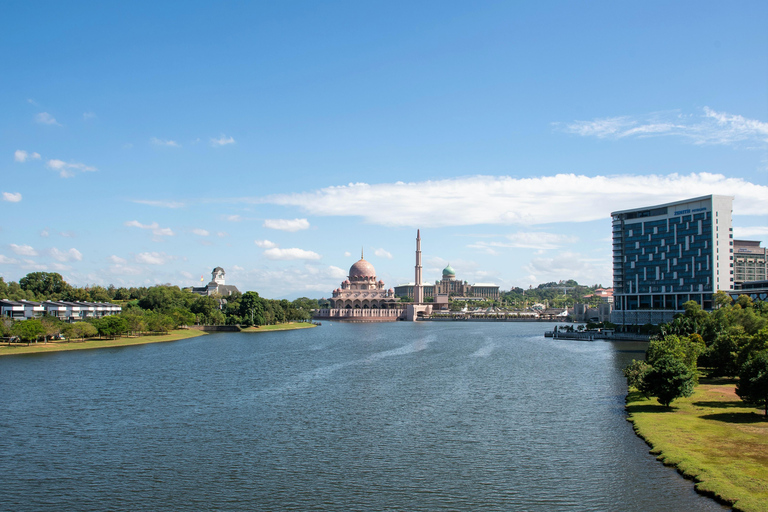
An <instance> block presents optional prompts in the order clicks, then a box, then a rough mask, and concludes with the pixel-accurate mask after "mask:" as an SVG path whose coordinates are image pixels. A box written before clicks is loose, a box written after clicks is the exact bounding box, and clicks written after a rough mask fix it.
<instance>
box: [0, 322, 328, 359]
mask: <svg viewBox="0 0 768 512" xmlns="http://www.w3.org/2000/svg"><path fill="white" fill-rule="evenodd" d="M309 327H317V326H316V325H314V324H311V323H308V322H287V323H284V324H277V325H265V326H262V327H259V328H252V327H247V328H244V329H241V330H239V331H233V332H242V333H252V332H274V331H292V330H296V329H306V328H309ZM211 332H215V331H206V330H204V329H194V328H189V329H174V330H172V331H170V332H169V333H168V334H152V335H148V336H135V337H129V336H123V337H120V338H116V339H112V340H111V339H99V338H90V339H87V340H85V341H49V342H48V343H43V342H38V343H30V344H29V345H22V344H17V345H11V346H8V344H0V357H2V356H15V355H26V354H48V353H54V352H69V351H73V350H97V349H100V348H116V347H130V346H133V345H148V344H150V343H165V342H169V341H178V340H185V339H189V338H195V337H198V336H205V335H206V334H210V333H211Z"/></svg>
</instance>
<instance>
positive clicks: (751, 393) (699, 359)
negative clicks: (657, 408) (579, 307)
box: [624, 291, 768, 418]
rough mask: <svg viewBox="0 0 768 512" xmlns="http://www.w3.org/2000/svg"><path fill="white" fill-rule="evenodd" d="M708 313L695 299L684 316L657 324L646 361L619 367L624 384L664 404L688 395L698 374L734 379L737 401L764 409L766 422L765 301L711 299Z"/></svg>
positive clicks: (767, 312)
mask: <svg viewBox="0 0 768 512" xmlns="http://www.w3.org/2000/svg"><path fill="white" fill-rule="evenodd" d="M715 304H716V309H715V310H713V311H711V312H707V311H703V310H702V309H701V306H700V305H699V304H698V303H697V302H695V301H689V302H686V303H685V304H683V308H684V309H685V312H684V313H681V314H678V315H676V316H675V318H674V320H673V321H672V322H669V323H667V324H663V325H661V326H660V328H659V331H660V334H658V335H656V336H654V337H652V338H651V341H650V343H649V345H648V350H647V352H646V358H645V361H636V360H633V361H632V363H631V364H630V365H629V366H627V367H626V368H625V369H624V375H625V376H626V378H627V384H628V385H629V386H630V387H632V388H635V389H637V390H638V391H640V392H641V393H643V394H644V395H645V396H647V397H656V398H658V400H659V403H661V404H662V405H664V406H669V405H670V404H671V403H672V401H673V400H675V399H677V398H680V397H686V396H691V394H692V393H693V389H694V386H695V385H696V384H697V383H698V376H699V371H700V370H705V371H707V372H708V374H709V375H711V376H714V377H738V382H737V385H736V393H737V394H738V395H739V397H741V399H742V400H744V401H745V402H747V403H749V404H753V405H756V406H763V407H764V408H765V414H766V418H768V303H765V302H763V301H757V302H754V301H753V300H752V299H751V298H750V297H748V296H747V295H742V296H740V297H739V298H738V300H737V301H735V302H733V301H732V300H731V298H730V297H729V296H728V294H726V293H725V292H722V291H721V292H718V293H717V294H716V295H715Z"/></svg>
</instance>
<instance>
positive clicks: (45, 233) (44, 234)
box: [40, 228, 51, 238]
mask: <svg viewBox="0 0 768 512" xmlns="http://www.w3.org/2000/svg"><path fill="white" fill-rule="evenodd" d="M50 235H51V234H50V233H49V232H48V228H44V229H43V230H42V231H41V232H40V236H42V237H43V238H48V237H49V236H50Z"/></svg>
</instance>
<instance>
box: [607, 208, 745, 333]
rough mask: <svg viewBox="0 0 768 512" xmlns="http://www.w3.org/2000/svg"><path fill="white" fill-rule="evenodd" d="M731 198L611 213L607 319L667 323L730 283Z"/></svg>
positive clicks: (709, 303) (704, 304)
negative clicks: (610, 290)
mask: <svg viewBox="0 0 768 512" xmlns="http://www.w3.org/2000/svg"><path fill="white" fill-rule="evenodd" d="M732 204H733V197H730V196H717V195H710V196H704V197H696V198H693V199H686V200H684V201H677V202H674V203H667V204H661V205H656V206H646V207H643V208H636V209H632V210H623V211H618V212H613V213H612V214H611V216H612V218H613V297H614V311H613V312H612V314H611V321H612V322H614V323H618V324H637V325H642V324H646V323H653V324H658V323H662V322H669V321H671V320H672V317H673V315H674V314H675V313H678V312H680V311H682V310H683V307H682V305H683V303H684V302H687V301H689V300H695V301H696V302H698V303H699V304H701V306H702V308H703V309H706V310H710V309H712V306H713V302H712V296H713V294H714V293H715V292H717V291H718V290H723V291H728V290H731V289H732V288H733V278H734V276H733V227H732V222H731V216H732Z"/></svg>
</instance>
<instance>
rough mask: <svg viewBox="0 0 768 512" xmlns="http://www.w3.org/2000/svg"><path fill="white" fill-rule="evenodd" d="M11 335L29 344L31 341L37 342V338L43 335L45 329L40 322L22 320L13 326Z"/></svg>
mask: <svg viewBox="0 0 768 512" xmlns="http://www.w3.org/2000/svg"><path fill="white" fill-rule="evenodd" d="M11 334H13V335H14V336H18V337H19V338H20V339H21V341H26V342H27V344H29V342H31V341H32V340H35V342H37V338H38V337H40V336H42V335H43V334H45V328H44V327H43V324H42V323H41V322H40V320H22V321H20V322H16V323H14V324H13V327H11Z"/></svg>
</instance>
